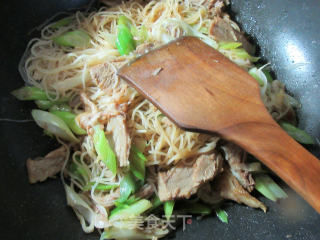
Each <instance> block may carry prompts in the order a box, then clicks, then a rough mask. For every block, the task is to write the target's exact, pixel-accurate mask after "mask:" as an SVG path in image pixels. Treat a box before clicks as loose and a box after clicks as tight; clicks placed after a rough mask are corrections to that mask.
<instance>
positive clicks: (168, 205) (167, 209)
mask: <svg viewBox="0 0 320 240" xmlns="http://www.w3.org/2000/svg"><path fill="white" fill-rule="evenodd" d="M173 207H174V201H173V200H171V201H166V202H164V204H163V209H164V215H165V216H166V219H167V220H169V219H170V218H171V215H172V212H173Z"/></svg>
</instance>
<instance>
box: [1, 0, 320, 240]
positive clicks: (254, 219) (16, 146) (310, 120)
mask: <svg viewBox="0 0 320 240" xmlns="http://www.w3.org/2000/svg"><path fill="white" fill-rule="evenodd" d="M86 4H88V1H87V0H46V1H44V0H28V1H19V0H11V1H1V2H0V18H1V21H0V26H1V28H0V29H1V37H0V56H1V63H0V73H1V74H0V78H1V87H0V118H1V119H3V118H9V119H23V120H26V119H31V115H30V109H32V108H33V107H34V105H33V104H32V103H25V102H18V101H17V100H15V99H14V98H13V97H12V96H10V94H9V91H11V90H13V89H16V88H18V87H20V86H21V85H23V80H22V79H21V77H20V75H19V73H18V62H19V60H20V57H21V56H22V54H23V52H24V49H25V47H26V45H27V43H28V41H29V40H30V39H31V37H32V34H30V30H31V29H33V28H34V27H36V26H38V25H40V24H41V23H43V22H44V21H45V20H46V19H48V18H49V17H50V16H52V15H53V14H55V13H57V12H59V11H65V10H70V9H77V8H83V7H84V6H85V5H86ZM232 11H233V15H234V16H235V18H236V19H237V21H238V22H239V23H240V25H242V27H243V29H244V30H245V31H246V32H248V33H249V34H250V35H251V36H252V38H253V40H254V41H255V42H256V43H257V44H258V45H259V46H260V50H259V51H260V53H261V54H262V56H264V57H265V59H266V60H268V61H271V62H272V67H273V69H274V70H275V74H276V75H277V77H278V78H279V79H281V80H283V81H284V82H285V83H286V84H287V86H288V89H289V91H290V92H291V93H292V94H293V95H294V96H295V97H297V98H298V99H299V100H300V101H301V102H302V105H303V108H302V109H301V110H300V111H299V117H300V126H301V127H302V128H306V129H307V130H308V132H309V133H310V134H312V135H313V136H314V137H317V138H319V136H320V122H319V121H320V111H319V106H320V97H319V90H320V86H319V85H320V79H319V71H320V65H319V62H318V61H319V60H320V51H319V49H320V40H319V39H320V31H319V30H320V18H319V13H320V1H317V0H313V1H312V0H306V1H299V0H291V1H289V0H256V1H248V0H234V1H232ZM0 132H1V135H0V161H1V167H0V196H1V197H0V216H1V218H0V239H6V240H11V239H14V240H17V239H26V240H33V239H47V240H54V239H69V240H76V239H77V240H82V239H88V240H89V239H95V240H97V239H99V236H98V234H97V233H93V234H89V235H87V234H85V233H83V232H82V230H81V226H80V223H79V222H78V220H77V219H76V216H75V215H74V214H73V212H72V210H71V209H70V208H69V207H67V206H66V200H65V196H64V190H63V187H62V185H61V183H60V181H59V180H53V179H51V180H48V181H47V182H45V183H41V184H36V185H32V186H31V185H29V183H28V180H27V174H26V167H25V160H26V158H28V157H36V156H39V155H43V154H45V153H47V152H48V151H49V150H51V149H53V148H54V147H55V146H56V143H55V141H53V140H49V139H48V138H47V137H45V136H43V133H42V130H41V129H40V128H38V127H37V126H36V124H35V123H33V122H25V123H12V122H7V121H3V120H1V121H0ZM310 150H311V151H312V152H313V153H314V154H316V155H317V156H318V157H319V148H318V147H317V146H315V147H313V148H311V149H310ZM319 184H320V183H319ZM287 191H288V193H289V196H290V197H289V199H287V200H283V201H281V202H280V203H273V202H271V201H268V200H266V199H264V198H260V200H262V201H263V202H264V203H265V204H266V205H267V206H268V207H269V210H268V212H267V214H264V213H263V212H262V211H259V210H256V209H251V208H248V207H245V206H243V205H236V204H231V205H230V206H227V207H226V211H227V212H228V214H229V224H223V223H221V222H219V220H218V219H217V218H216V217H215V216H212V217H207V218H204V219H202V220H196V219H194V220H193V222H192V224H190V225H188V226H187V229H186V230H185V231H182V229H179V230H178V231H177V232H176V234H175V237H176V239H195V238H197V239H199V240H200V239H217V240H219V239H231V240H237V239H239V240H242V239H257V240H258V239H259V240H261V239H263V240H269V239H270V240H278V239H279V240H280V239H281V240H283V239H294V240H318V239H320V215H319V214H317V213H316V212H315V211H314V210H313V209H312V208H311V207H309V206H308V205H307V204H306V203H305V202H304V201H303V200H302V199H301V198H299V197H298V196H297V195H296V194H295V193H293V192H292V191H291V190H289V189H287Z"/></svg>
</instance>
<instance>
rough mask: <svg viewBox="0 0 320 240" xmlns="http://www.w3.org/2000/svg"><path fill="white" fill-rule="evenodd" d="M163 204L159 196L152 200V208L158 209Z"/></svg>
mask: <svg viewBox="0 0 320 240" xmlns="http://www.w3.org/2000/svg"><path fill="white" fill-rule="evenodd" d="M161 204H163V202H161V200H160V198H159V196H158V195H156V196H155V197H154V198H153V199H152V208H157V207H159V206H161Z"/></svg>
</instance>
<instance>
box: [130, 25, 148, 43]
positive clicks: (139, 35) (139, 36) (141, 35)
mask: <svg viewBox="0 0 320 240" xmlns="http://www.w3.org/2000/svg"><path fill="white" fill-rule="evenodd" d="M130 30H131V34H132V35H133V37H134V39H135V40H136V42H137V43H138V44H142V43H144V42H145V41H146V40H147V39H148V31H147V28H146V27H145V26H141V27H140V29H139V28H137V27H135V26H131V27H130Z"/></svg>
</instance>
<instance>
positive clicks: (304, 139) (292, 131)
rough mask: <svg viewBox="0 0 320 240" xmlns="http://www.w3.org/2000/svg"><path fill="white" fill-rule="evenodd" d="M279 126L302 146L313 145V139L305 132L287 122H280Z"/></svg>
mask: <svg viewBox="0 0 320 240" xmlns="http://www.w3.org/2000/svg"><path fill="white" fill-rule="evenodd" d="M279 124H280V126H281V127H282V128H283V129H284V130H285V131H286V132H287V133H288V134H289V135H290V136H291V137H293V138H294V139H295V140H297V141H298V142H300V143H303V144H314V140H313V138H312V137H311V136H310V135H309V134H308V133H306V132H305V131H303V130H301V129H299V128H297V127H295V126H293V125H292V124H290V123H288V122H284V121H281V122H280V123H279Z"/></svg>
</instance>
